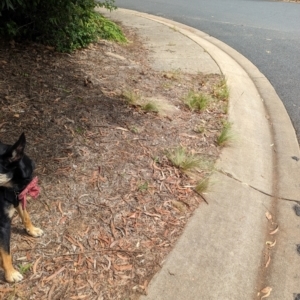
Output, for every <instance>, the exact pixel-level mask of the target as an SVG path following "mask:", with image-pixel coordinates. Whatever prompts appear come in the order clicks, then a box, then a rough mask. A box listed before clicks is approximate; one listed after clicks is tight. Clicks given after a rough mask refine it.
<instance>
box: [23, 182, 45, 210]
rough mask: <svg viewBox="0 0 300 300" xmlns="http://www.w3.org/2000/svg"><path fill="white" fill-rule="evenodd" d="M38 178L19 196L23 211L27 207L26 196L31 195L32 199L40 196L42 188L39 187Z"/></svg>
mask: <svg viewBox="0 0 300 300" xmlns="http://www.w3.org/2000/svg"><path fill="white" fill-rule="evenodd" d="M37 183H38V178H37V177H34V178H33V179H32V180H31V181H30V182H29V184H28V185H27V186H26V188H25V189H24V190H23V191H22V193H20V194H19V196H18V198H19V200H20V201H21V202H22V208H23V210H24V209H25V207H26V196H27V195H29V196H31V197H32V198H34V199H35V198H36V197H37V196H38V195H39V194H40V187H39V186H38V184H37Z"/></svg>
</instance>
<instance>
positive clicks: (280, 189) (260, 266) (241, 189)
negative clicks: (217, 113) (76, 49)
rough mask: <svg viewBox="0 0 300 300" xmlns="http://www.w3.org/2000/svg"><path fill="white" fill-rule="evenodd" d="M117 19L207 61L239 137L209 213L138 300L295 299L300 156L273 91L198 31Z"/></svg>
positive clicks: (200, 215) (218, 177)
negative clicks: (165, 36)
mask: <svg viewBox="0 0 300 300" xmlns="http://www.w3.org/2000/svg"><path fill="white" fill-rule="evenodd" d="M118 11H119V12H120V13H121V14H129V15H130V16H131V17H132V18H141V19H143V18H144V19H148V20H151V21H153V22H157V23H160V24H162V25H164V26H167V27H169V28H171V29H174V30H176V32H180V33H181V34H182V35H184V36H185V37H186V38H188V39H190V40H193V41H194V42H195V43H196V44H198V45H199V47H201V48H203V49H204V50H205V51H206V52H207V53H208V54H209V55H210V57H211V58H212V59H213V60H214V61H215V62H216V64H217V65H218V66H219V68H220V70H221V72H222V73H223V75H224V76H225V78H226V80H227V84H228V86H229V89H230V102H229V121H230V122H232V124H233V129H234V131H235V133H236V134H237V136H238V138H237V141H236V142H235V143H234V144H233V145H232V146H231V147H228V148H224V149H223V150H222V153H221V156H220V159H219V160H218V162H217V164H216V169H217V172H215V174H214V175H213V176H212V180H213V181H215V182H217V183H218V184H217V185H216V186H214V187H213V191H211V192H210V193H208V194H207V195H206V198H207V200H208V203H209V205H207V206H205V205H203V206H201V207H200V209H198V210H196V211H195V213H194V215H193V216H192V218H191V219H190V221H189V222H188V224H187V226H186V228H185V229H184V232H183V234H182V236H181V237H180V238H179V240H178V241H177V243H176V245H175V247H174V248H173V250H172V251H171V253H170V254H169V255H168V257H167V259H166V261H165V262H164V264H163V266H162V269H161V270H160V271H159V272H158V273H157V274H156V275H155V276H154V277H153V279H152V281H151V283H150V285H149V290H148V295H147V296H146V297H141V298H142V299H145V300H152V299H153V300H154V299H155V300H159V299H162V300H171V299H172V300H173V299H184V298H188V299H242V298H243V299H255V298H257V292H258V291H260V290H261V289H263V288H266V287H268V288H269V290H267V292H266V293H265V295H264V296H265V297H267V296H268V295H267V293H268V291H271V290H272V288H273V292H272V294H271V296H272V299H278V300H282V299H291V297H292V296H293V295H295V293H300V289H299V286H300V282H299V281H300V279H299V278H300V270H298V269H299V268H297V264H296V263H294V262H295V259H296V258H297V251H296V245H297V243H299V237H298V235H297V233H298V231H299V225H298V224H299V219H297V216H296V215H295V213H294V211H293V205H295V202H296V203H298V202H299V203H300V195H299V188H300V184H299V183H298V178H300V168H299V164H300V161H299V162H298V161H297V159H293V158H292V157H296V158H299V157H300V151H299V145H298V142H297V138H296V134H295V131H294V128H293V126H292V123H291V121H290V118H289V116H288V114H287V112H286V110H285V108H284V106H283V103H282V102H281V100H280V98H279V97H278V95H277V93H276V91H275V89H274V88H273V86H272V85H271V83H270V82H269V81H268V80H267V78H266V77H265V76H264V75H263V74H262V73H261V72H260V71H259V70H258V68H257V67H256V66H254V65H253V64H252V63H251V62H250V61H249V60H248V59H246V58H245V57H244V56H243V55H241V54H240V53H238V52H237V51H236V50H234V49H232V48H231V47H229V46H228V45H226V44H225V43H223V42H221V41H219V40H217V39H215V38H213V37H211V36H209V35H208V34H206V33H204V32H202V31H199V30H197V29H194V28H192V27H189V26H187V25H184V24H180V23H178V22H175V21H172V20H167V19H164V18H162V17H158V16H153V15H149V14H146V13H141V12H136V11H132V10H128V9H120V8H119V9H118ZM112 15H113V14H112ZM170 34H172V33H170ZM182 57H183V58H184V53H182ZM266 212H268V213H269V214H270V215H269V216H272V219H268V218H266ZM274 228H275V230H274ZM278 228H280V230H279V232H278ZM272 232H274V233H272ZM275 234H276V236H274V235H275ZM267 241H268V242H270V241H272V243H274V245H275V244H276V242H277V244H276V247H274V248H272V249H271V247H268V246H266V242H267ZM297 289H298V291H297ZM263 298H264V297H263Z"/></svg>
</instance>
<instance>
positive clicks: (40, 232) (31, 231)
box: [26, 226, 44, 237]
mask: <svg viewBox="0 0 300 300" xmlns="http://www.w3.org/2000/svg"><path fill="white" fill-rule="evenodd" d="M26 231H27V233H28V234H29V235H31V236H33V237H39V236H42V235H43V233H44V231H43V230H42V229H40V228H38V227H33V226H32V227H30V228H26Z"/></svg>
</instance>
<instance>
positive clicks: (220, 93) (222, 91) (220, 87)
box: [213, 79, 229, 101]
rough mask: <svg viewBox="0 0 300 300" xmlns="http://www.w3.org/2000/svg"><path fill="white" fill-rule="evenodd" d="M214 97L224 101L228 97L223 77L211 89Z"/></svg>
mask: <svg viewBox="0 0 300 300" xmlns="http://www.w3.org/2000/svg"><path fill="white" fill-rule="evenodd" d="M213 95H214V97H215V98H217V99H219V100H222V101H225V100H228V98H229V89H228V86H227V83H226V80H225V79H222V80H221V81H220V82H219V83H218V84H217V85H216V86H215V87H214V89H213Z"/></svg>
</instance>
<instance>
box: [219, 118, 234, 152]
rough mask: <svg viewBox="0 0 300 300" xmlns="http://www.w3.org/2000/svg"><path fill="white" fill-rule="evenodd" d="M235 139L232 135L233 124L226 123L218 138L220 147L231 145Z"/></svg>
mask: <svg viewBox="0 0 300 300" xmlns="http://www.w3.org/2000/svg"><path fill="white" fill-rule="evenodd" d="M233 138H234V135H233V133H232V124H231V123H229V122H227V121H226V122H224V124H223V128H222V130H221V133H220V135H219V136H218V137H217V141H216V142H217V144H218V146H221V147H224V146H227V145H229V144H230V143H231V142H232V140H233Z"/></svg>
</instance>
